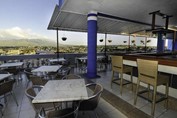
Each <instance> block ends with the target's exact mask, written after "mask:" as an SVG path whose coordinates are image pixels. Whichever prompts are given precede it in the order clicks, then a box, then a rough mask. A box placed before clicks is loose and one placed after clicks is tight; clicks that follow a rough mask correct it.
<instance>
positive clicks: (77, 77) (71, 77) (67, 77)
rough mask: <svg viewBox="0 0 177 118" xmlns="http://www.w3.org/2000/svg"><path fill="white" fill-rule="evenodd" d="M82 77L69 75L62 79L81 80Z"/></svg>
mask: <svg viewBox="0 0 177 118" xmlns="http://www.w3.org/2000/svg"><path fill="white" fill-rule="evenodd" d="M81 78H82V77H81V76H80V75H77V74H69V75H65V76H64V77H63V78H62V79H81Z"/></svg>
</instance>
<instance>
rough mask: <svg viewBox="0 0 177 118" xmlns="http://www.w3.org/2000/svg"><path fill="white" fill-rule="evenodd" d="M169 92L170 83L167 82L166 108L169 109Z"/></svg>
mask: <svg viewBox="0 0 177 118" xmlns="http://www.w3.org/2000/svg"><path fill="white" fill-rule="evenodd" d="M168 93H169V84H168V83H166V90H165V94H166V95H165V97H166V100H165V107H166V109H168Z"/></svg>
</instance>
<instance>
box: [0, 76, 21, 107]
mask: <svg viewBox="0 0 177 118" xmlns="http://www.w3.org/2000/svg"><path fill="white" fill-rule="evenodd" d="M14 82H15V80H12V79H10V80H8V81H5V82H2V83H0V96H4V97H3V98H4V102H5V103H6V102H7V99H6V96H7V95H12V96H13V99H14V100H15V102H16V104H17V106H18V102H17V99H16V97H15V94H14V92H13V84H14Z"/></svg>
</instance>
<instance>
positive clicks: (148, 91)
mask: <svg viewBox="0 0 177 118" xmlns="http://www.w3.org/2000/svg"><path fill="white" fill-rule="evenodd" d="M149 93H150V84H148V99H150V98H149Z"/></svg>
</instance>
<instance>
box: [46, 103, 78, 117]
mask: <svg viewBox="0 0 177 118" xmlns="http://www.w3.org/2000/svg"><path fill="white" fill-rule="evenodd" d="M79 104H80V103H79V102H74V103H73V106H71V107H70V108H68V107H67V108H65V109H61V110H56V111H49V112H48V113H47V118H77V116H78V111H79Z"/></svg>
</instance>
